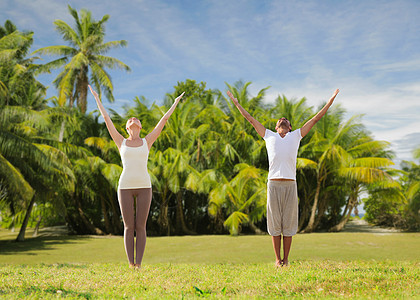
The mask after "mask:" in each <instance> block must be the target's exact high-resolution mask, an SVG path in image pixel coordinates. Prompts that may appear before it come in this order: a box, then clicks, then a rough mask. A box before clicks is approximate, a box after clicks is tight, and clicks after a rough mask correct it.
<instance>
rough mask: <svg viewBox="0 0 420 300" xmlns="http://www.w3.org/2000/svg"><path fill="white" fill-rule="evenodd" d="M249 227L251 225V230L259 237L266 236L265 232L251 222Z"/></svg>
mask: <svg viewBox="0 0 420 300" xmlns="http://www.w3.org/2000/svg"><path fill="white" fill-rule="evenodd" d="M248 225H249V228H251V230H252V231H253V232H254V233H255V234H258V235H263V234H264V232H263V231H262V230H261V229H259V228H258V227H257V226H255V224H254V223H253V222H249V223H248Z"/></svg>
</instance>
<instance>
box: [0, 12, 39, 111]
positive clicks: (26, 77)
mask: <svg viewBox="0 0 420 300" xmlns="http://www.w3.org/2000/svg"><path fill="white" fill-rule="evenodd" d="M32 43H33V32H20V31H18V30H17V28H16V26H15V25H14V24H13V23H12V22H11V21H9V20H7V21H6V22H5V24H4V27H1V26H0V106H3V105H22V106H25V107H28V108H31V109H35V110H40V109H43V108H45V107H46V102H47V101H46V100H45V94H46V88H45V87H44V86H43V85H42V84H41V83H40V82H38V81H37V80H36V79H35V77H34V72H35V70H36V69H37V65H35V64H33V62H34V61H35V60H36V59H38V57H31V58H27V57H26V56H27V53H28V51H29V48H30V47H31V45H32Z"/></svg>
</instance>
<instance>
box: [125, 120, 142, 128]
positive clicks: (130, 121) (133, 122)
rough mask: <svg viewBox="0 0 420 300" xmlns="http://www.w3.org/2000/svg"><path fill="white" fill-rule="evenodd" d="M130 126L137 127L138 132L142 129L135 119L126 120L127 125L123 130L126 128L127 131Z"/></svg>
mask: <svg viewBox="0 0 420 300" xmlns="http://www.w3.org/2000/svg"><path fill="white" fill-rule="evenodd" d="M132 126H137V127H138V128H139V129H140V130H141V129H142V126H141V122H140V120H139V119H137V118H135V117H132V118H130V119H128V121H127V124H126V125H125V128H127V130H128V129H129V128H131V127H132Z"/></svg>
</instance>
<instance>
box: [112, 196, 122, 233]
mask: <svg viewBox="0 0 420 300" xmlns="http://www.w3.org/2000/svg"><path fill="white" fill-rule="evenodd" d="M117 203H118V200H116V199H115V196H114V197H113V199H112V200H111V207H112V217H111V221H112V230H113V231H112V233H113V234H122V233H123V226H122V222H121V218H120V216H121V213H120V210H119V209H118V208H119V206H118V205H117Z"/></svg>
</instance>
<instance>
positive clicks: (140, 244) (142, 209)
mask: <svg viewBox="0 0 420 300" xmlns="http://www.w3.org/2000/svg"><path fill="white" fill-rule="evenodd" d="M151 202H152V189H151V188H145V189H138V192H137V202H136V203H137V204H136V265H138V266H140V265H141V261H142V260H143V254H144V248H145V247H146V222H147V217H148V216H149V210H150V203H151Z"/></svg>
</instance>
